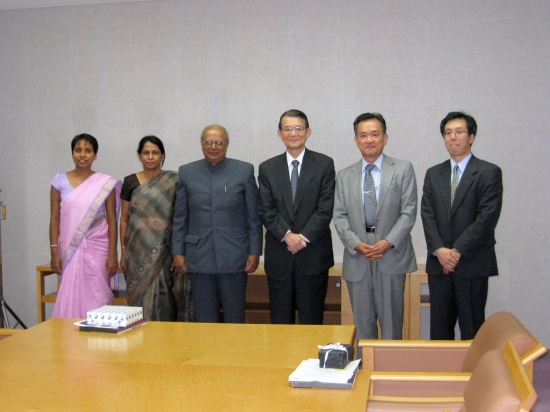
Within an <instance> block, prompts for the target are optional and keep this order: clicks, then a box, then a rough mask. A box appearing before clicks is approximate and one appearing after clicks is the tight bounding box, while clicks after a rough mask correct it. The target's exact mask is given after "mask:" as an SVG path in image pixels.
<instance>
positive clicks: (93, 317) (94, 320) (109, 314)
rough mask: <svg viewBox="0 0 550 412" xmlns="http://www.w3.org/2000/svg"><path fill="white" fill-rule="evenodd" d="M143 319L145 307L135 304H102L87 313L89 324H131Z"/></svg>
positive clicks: (111, 325)
mask: <svg viewBox="0 0 550 412" xmlns="http://www.w3.org/2000/svg"><path fill="white" fill-rule="evenodd" d="M142 319H143V308H141V307H134V306H102V307H100V308H97V309H95V310H92V311H90V312H88V313H87V317H86V320H87V322H88V324H89V325H101V326H110V327H125V326H130V325H132V324H134V323H136V322H139V321H140V320H142Z"/></svg>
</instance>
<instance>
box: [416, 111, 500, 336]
mask: <svg viewBox="0 0 550 412" xmlns="http://www.w3.org/2000/svg"><path fill="white" fill-rule="evenodd" d="M440 131H441V135H442V136H443V139H444V142H445V147H446V148H447V151H448V152H449V155H450V160H447V161H445V162H443V163H441V164H439V165H436V166H434V167H432V168H430V169H428V171H427V172H426V177H425V180H424V190H423V196H422V203H421V216H422V223H423V224H424V235H425V237H426V243H427V246H428V258H427V260H426V271H427V273H428V284H429V287H430V304H431V307H430V337H431V339H454V337H455V333H454V328H455V325H456V321H457V319H458V325H459V327H460V337H461V339H463V340H467V339H473V338H474V336H475V334H476V333H477V331H478V329H479V328H480V326H481V324H482V323H483V322H484V321H485V304H486V302H487V292H488V286H489V280H488V279H489V276H496V275H498V268H497V259H496V254H495V243H496V241H495V227H496V225H497V222H498V218H499V216H500V209H501V206H502V171H501V170H500V168H499V167H498V166H496V165H494V164H492V163H489V162H486V161H483V160H481V159H478V158H477V157H475V156H474V155H473V154H472V149H471V146H472V144H473V143H474V140H475V137H476V132H477V124H476V121H475V119H474V118H473V117H472V116H470V115H468V114H465V113H462V112H451V113H449V114H448V115H447V116H446V117H445V118H444V119H443V120H442V121H441V124H440Z"/></svg>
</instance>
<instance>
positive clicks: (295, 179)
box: [290, 160, 300, 202]
mask: <svg viewBox="0 0 550 412" xmlns="http://www.w3.org/2000/svg"><path fill="white" fill-rule="evenodd" d="M299 164H300V162H299V161H297V160H293V161H292V166H294V168H293V169H292V175H291V176H290V187H291V189H292V201H293V202H294V197H295V196H296V188H297V187H298V165H299Z"/></svg>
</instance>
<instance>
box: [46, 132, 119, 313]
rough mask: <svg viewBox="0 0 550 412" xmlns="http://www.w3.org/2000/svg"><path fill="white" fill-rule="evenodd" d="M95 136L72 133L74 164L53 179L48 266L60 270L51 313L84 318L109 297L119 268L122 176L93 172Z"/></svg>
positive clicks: (109, 298) (110, 297)
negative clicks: (117, 177) (55, 297)
mask: <svg viewBox="0 0 550 412" xmlns="http://www.w3.org/2000/svg"><path fill="white" fill-rule="evenodd" d="M97 149H98V143H97V140H96V139H95V138H94V137H93V136H91V135H89V134H80V135H78V136H75V137H74V139H73V141H72V142H71V150H72V156H73V161H74V163H75V166H76V167H75V169H74V170H71V171H70V172H67V173H58V174H57V175H56V176H55V177H54V178H53V180H52V187H51V195H50V205H51V216H50V249H51V267H52V270H53V271H54V272H56V273H58V274H60V275H61V285H60V287H59V292H58V294H57V299H56V302H55V306H54V310H53V314H52V316H53V317H56V318H81V319H82V318H86V314H87V312H88V311H90V310H93V309H97V308H98V307H100V306H103V305H110V304H111V303H112V302H113V293H112V292H111V288H110V287H109V277H110V276H113V275H114V274H115V273H116V272H117V269H118V262H117V261H118V259H117V249H116V246H117V222H116V217H117V211H118V198H119V194H120V187H121V182H120V181H119V180H116V179H115V178H113V177H111V176H107V175H104V174H102V173H96V172H94V171H93V170H92V163H93V162H94V160H96V158H97Z"/></svg>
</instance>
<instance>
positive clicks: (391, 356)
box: [358, 339, 471, 372]
mask: <svg viewBox="0 0 550 412" xmlns="http://www.w3.org/2000/svg"><path fill="white" fill-rule="evenodd" d="M470 344H471V341H423V340H413V341H390V340H366V339H362V340H360V341H359V345H358V346H359V350H361V351H362V362H363V369H367V370H372V371H388V372H391V371H394V372H396V371H399V372H461V371H462V365H463V364H464V359H465V357H466V354H467V352H468V349H469V348H470Z"/></svg>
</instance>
